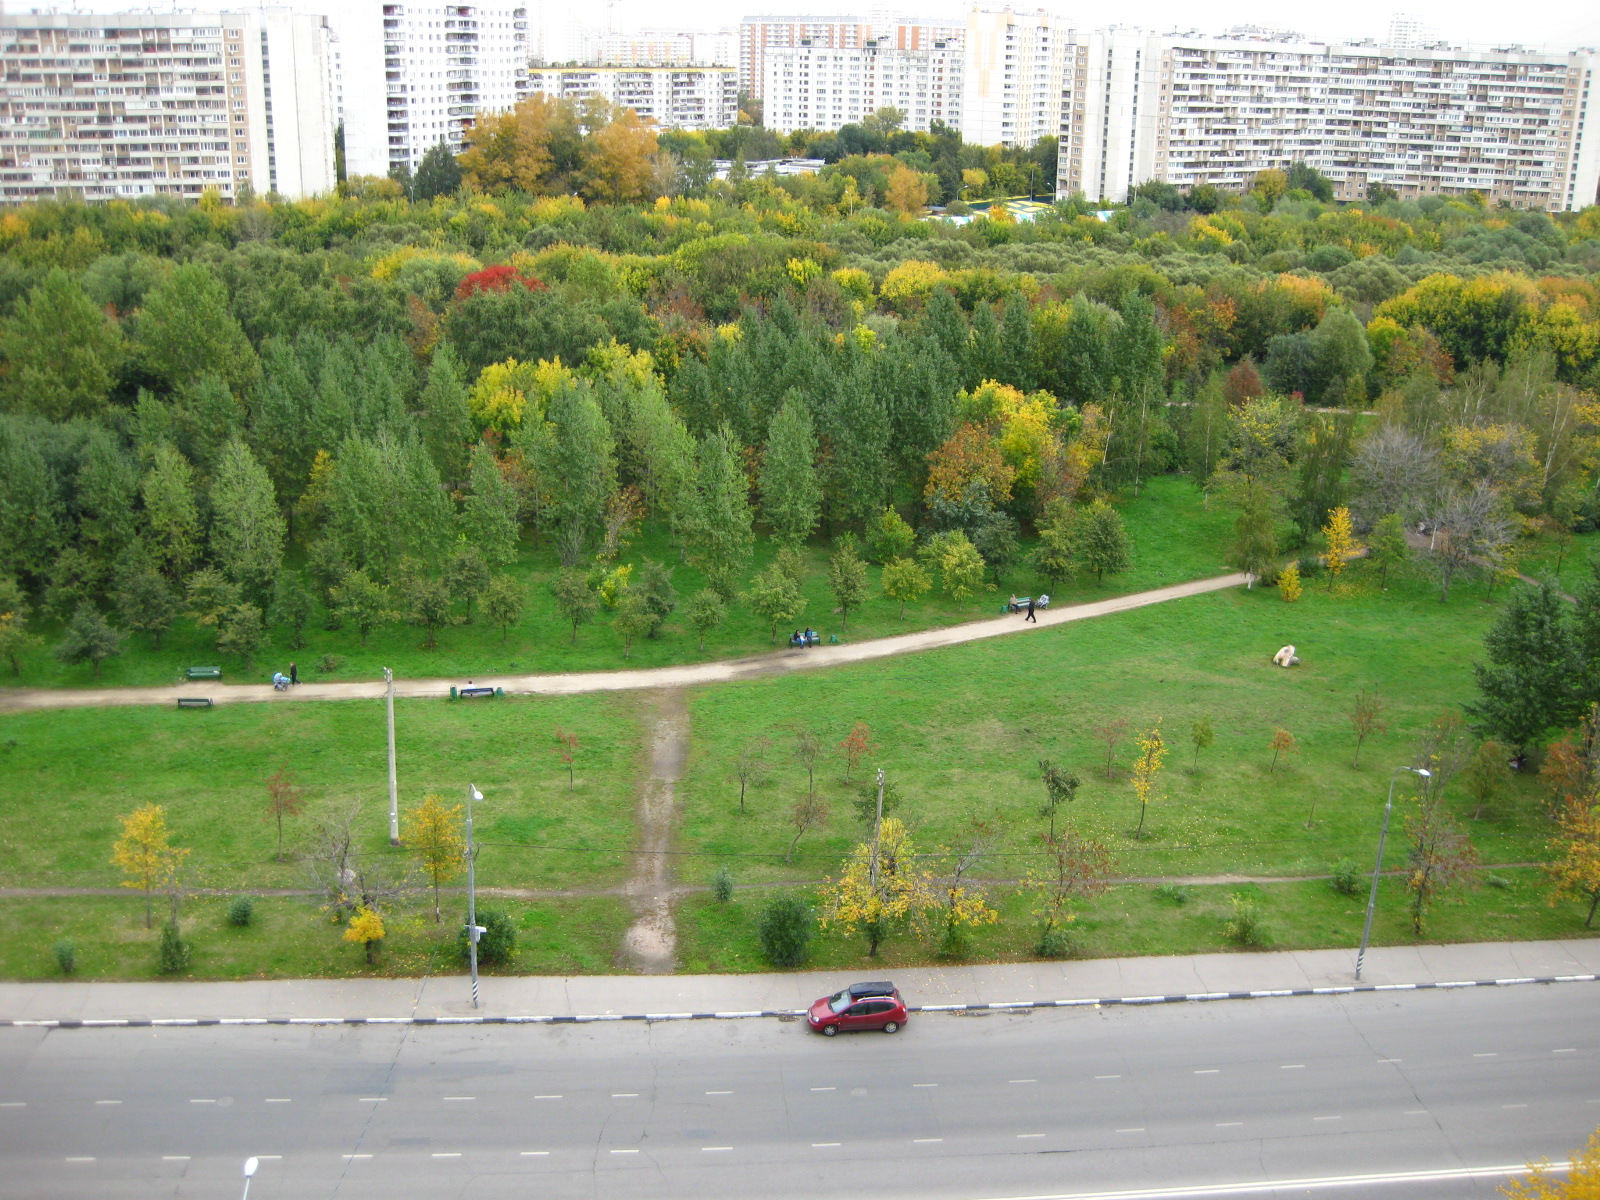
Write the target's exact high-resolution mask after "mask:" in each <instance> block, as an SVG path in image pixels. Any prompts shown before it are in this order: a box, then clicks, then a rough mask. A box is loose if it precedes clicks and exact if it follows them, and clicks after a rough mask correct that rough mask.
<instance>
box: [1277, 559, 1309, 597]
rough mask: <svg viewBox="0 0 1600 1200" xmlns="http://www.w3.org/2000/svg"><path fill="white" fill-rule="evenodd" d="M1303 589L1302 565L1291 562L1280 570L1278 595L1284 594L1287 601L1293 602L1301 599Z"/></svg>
mask: <svg viewBox="0 0 1600 1200" xmlns="http://www.w3.org/2000/svg"><path fill="white" fill-rule="evenodd" d="M1303 590H1304V589H1303V587H1302V585H1301V583H1300V566H1299V564H1298V563H1290V564H1289V565H1288V566H1287V567H1285V568H1284V569H1283V570H1281V571H1279V572H1278V595H1280V596H1282V597H1283V598H1284V600H1285V601H1287V602H1288V603H1290V604H1293V603H1294V602H1295V601H1296V600H1298V599H1300V595H1301V593H1302V591H1303Z"/></svg>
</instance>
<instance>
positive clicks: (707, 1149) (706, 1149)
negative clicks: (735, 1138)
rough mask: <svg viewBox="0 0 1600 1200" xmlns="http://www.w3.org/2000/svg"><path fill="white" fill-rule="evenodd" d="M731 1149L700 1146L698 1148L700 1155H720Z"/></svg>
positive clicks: (728, 1147) (727, 1147) (729, 1147)
mask: <svg viewBox="0 0 1600 1200" xmlns="http://www.w3.org/2000/svg"><path fill="white" fill-rule="evenodd" d="M732 1149H733V1147H732V1146H701V1147H700V1153H701V1154H722V1153H725V1152H726V1151H729V1150H732Z"/></svg>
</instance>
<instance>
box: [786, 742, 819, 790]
mask: <svg viewBox="0 0 1600 1200" xmlns="http://www.w3.org/2000/svg"><path fill="white" fill-rule="evenodd" d="M790 753H792V754H793V755H794V758H795V761H796V762H798V763H799V764H800V765H801V766H803V767H804V768H805V769H806V795H808V796H815V795H816V794H817V756H818V755H819V754H821V753H822V739H821V738H819V737H817V735H816V733H815V732H813V731H812V730H810V729H796V730H795V731H794V746H793V747H792V748H791V750H790Z"/></svg>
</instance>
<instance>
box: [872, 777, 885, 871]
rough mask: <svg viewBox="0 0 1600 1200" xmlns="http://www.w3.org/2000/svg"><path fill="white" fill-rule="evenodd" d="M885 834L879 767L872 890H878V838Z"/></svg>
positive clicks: (881, 779) (873, 836)
mask: <svg viewBox="0 0 1600 1200" xmlns="http://www.w3.org/2000/svg"><path fill="white" fill-rule="evenodd" d="M882 836H883V768H882V767H879V768H878V816H877V819H876V820H874V821H873V823H872V874H871V878H872V890H873V891H874V892H876V891H877V890H878V840H879V839H880V838H881V837H882Z"/></svg>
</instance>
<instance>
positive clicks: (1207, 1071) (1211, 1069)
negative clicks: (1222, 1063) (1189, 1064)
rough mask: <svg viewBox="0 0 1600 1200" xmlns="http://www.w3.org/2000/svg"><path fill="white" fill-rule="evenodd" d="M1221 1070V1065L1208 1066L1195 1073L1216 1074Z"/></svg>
mask: <svg viewBox="0 0 1600 1200" xmlns="http://www.w3.org/2000/svg"><path fill="white" fill-rule="evenodd" d="M1221 1070H1222V1068H1221V1067H1207V1068H1206V1069H1205V1070H1204V1071H1196V1072H1195V1074H1196V1075H1216V1074H1218V1073H1220V1072H1221Z"/></svg>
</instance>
